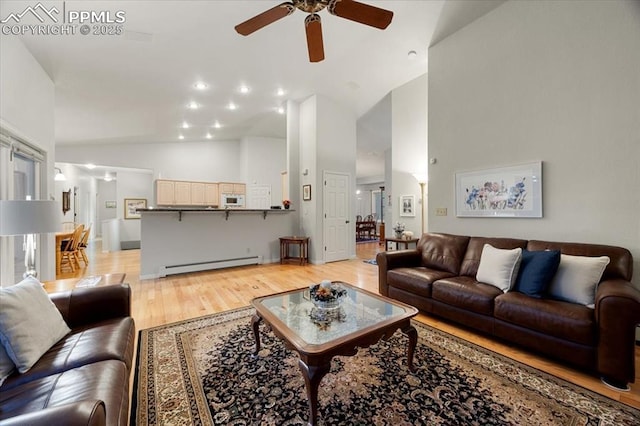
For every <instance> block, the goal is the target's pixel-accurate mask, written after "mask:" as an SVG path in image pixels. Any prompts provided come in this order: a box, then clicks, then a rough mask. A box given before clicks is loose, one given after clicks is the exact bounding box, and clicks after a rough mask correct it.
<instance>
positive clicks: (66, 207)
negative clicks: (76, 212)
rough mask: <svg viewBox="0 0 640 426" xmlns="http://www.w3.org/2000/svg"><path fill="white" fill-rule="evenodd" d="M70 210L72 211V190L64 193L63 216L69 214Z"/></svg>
mask: <svg viewBox="0 0 640 426" xmlns="http://www.w3.org/2000/svg"><path fill="white" fill-rule="evenodd" d="M69 210H71V188H69V190H68V191H62V214H63V215H65V214H67V212H68V211H69Z"/></svg>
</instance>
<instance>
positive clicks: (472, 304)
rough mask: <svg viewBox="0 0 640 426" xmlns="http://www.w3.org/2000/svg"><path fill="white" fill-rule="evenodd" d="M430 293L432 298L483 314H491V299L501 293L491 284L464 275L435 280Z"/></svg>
mask: <svg viewBox="0 0 640 426" xmlns="http://www.w3.org/2000/svg"><path fill="white" fill-rule="evenodd" d="M431 293H432V296H431V297H432V298H433V299H434V300H438V301H440V302H443V303H446V304H448V305H452V306H456V307H458V308H461V309H467V310H469V311H473V312H476V313H479V314H483V315H493V299H495V298H496V297H497V296H499V295H501V294H503V293H502V291H501V290H500V289H498V288H496V287H494V286H492V285H488V284H483V283H480V282H478V281H476V280H475V279H473V278H472V277H466V276H458V277H451V278H444V279H441V280H438V281H435V282H434V283H433V284H432V290H431Z"/></svg>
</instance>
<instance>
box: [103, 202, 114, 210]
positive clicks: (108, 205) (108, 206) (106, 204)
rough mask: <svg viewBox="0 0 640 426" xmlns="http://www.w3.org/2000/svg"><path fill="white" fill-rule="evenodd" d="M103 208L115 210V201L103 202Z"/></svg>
mask: <svg viewBox="0 0 640 426" xmlns="http://www.w3.org/2000/svg"><path fill="white" fill-rule="evenodd" d="M104 208H105V209H115V208H116V202H115V201H105V202H104Z"/></svg>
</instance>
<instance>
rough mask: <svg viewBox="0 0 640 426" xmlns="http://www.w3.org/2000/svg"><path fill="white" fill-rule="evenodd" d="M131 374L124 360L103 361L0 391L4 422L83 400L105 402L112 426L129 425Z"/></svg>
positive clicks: (108, 421) (108, 418) (1, 412)
mask: <svg viewBox="0 0 640 426" xmlns="http://www.w3.org/2000/svg"><path fill="white" fill-rule="evenodd" d="M128 392H129V374H128V370H127V368H126V366H125V365H124V363H123V362H121V361H113V360H110V361H101V362H97V363H93V364H88V365H84V366H82V367H78V368H74V369H72V370H68V371H65V372H62V373H58V374H53V375H50V376H46V377H42V378H40V379H38V380H33V381H31V382H28V383H24V384H23V385H21V386H17V387H15V388H13V389H8V390H7V389H4V388H3V389H2V392H0V406H1V407H2V410H0V420H5V419H8V418H10V417H15V416H18V415H20V414H25V413H31V412H35V411H39V410H42V409H45V408H47V407H59V406H62V405H65V404H69V403H73V402H77V401H83V400H102V401H104V403H105V407H106V413H107V422H106V424H109V425H118V424H120V425H126V424H127V412H128V409H129V396H128Z"/></svg>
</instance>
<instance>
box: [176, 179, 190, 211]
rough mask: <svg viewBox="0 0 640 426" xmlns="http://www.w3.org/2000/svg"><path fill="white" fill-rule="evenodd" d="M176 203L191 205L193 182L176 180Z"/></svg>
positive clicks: (178, 204)
mask: <svg viewBox="0 0 640 426" xmlns="http://www.w3.org/2000/svg"><path fill="white" fill-rule="evenodd" d="M174 194H175V200H176V202H175V204H176V205H177V206H190V205H191V182H185V181H178V180H177V181H175V192H174Z"/></svg>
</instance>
